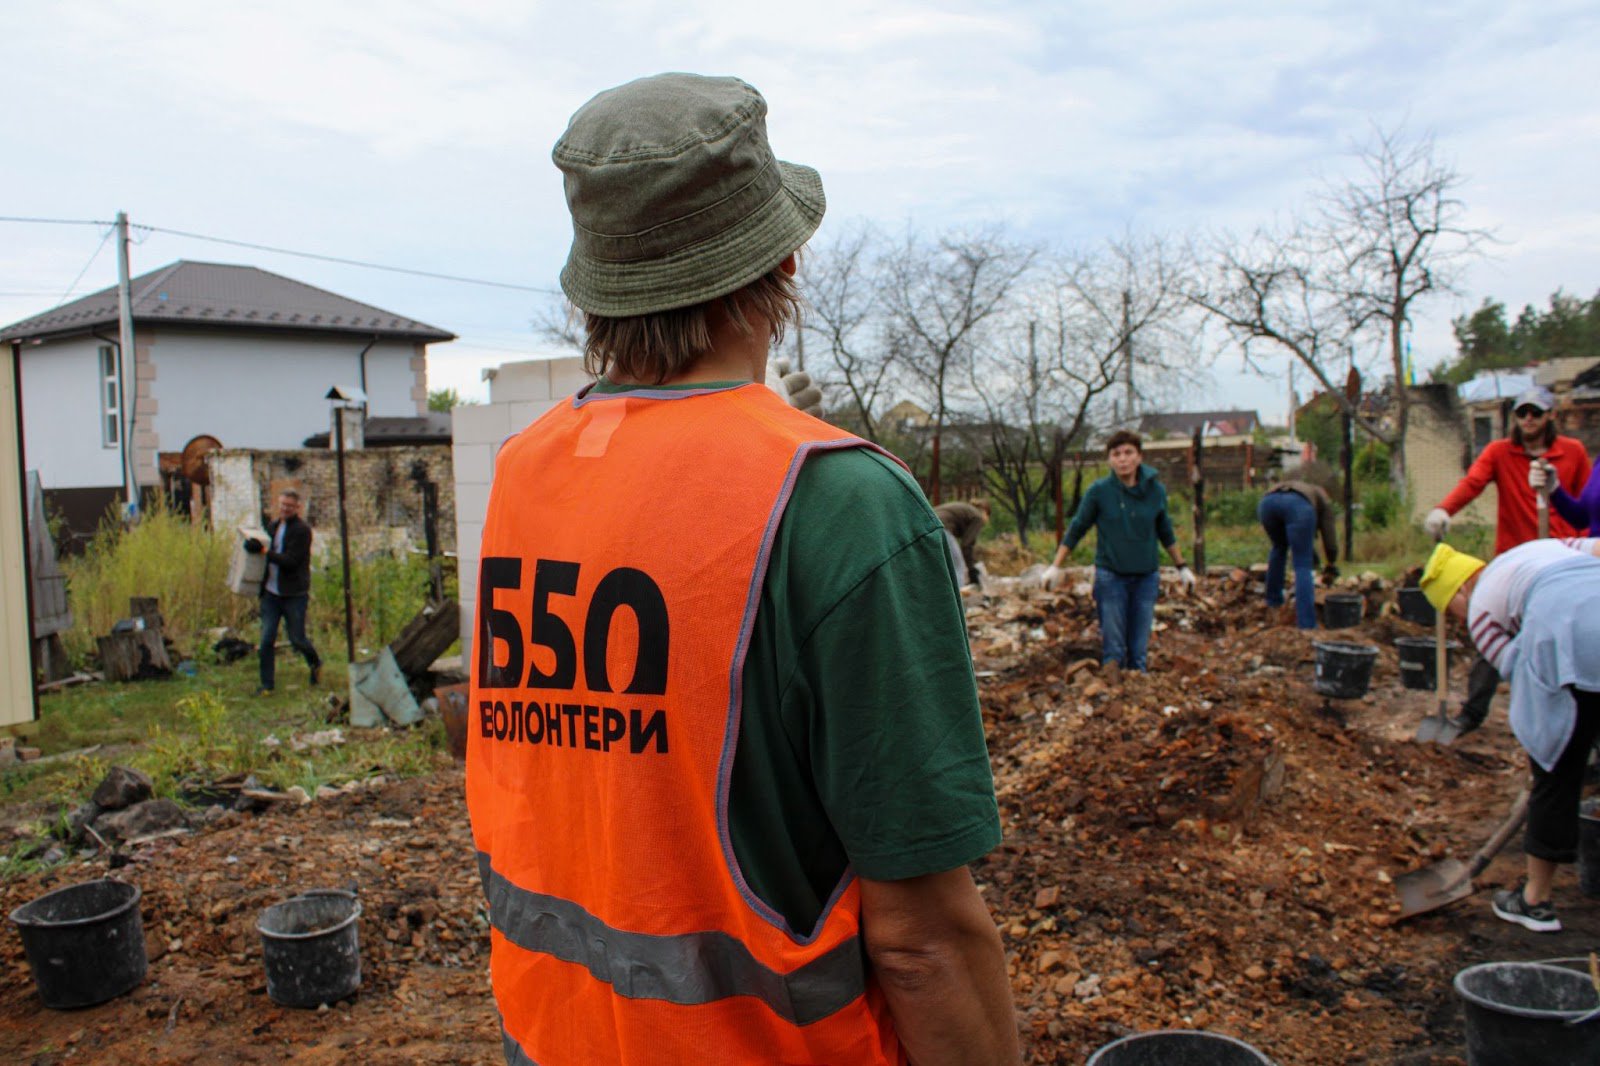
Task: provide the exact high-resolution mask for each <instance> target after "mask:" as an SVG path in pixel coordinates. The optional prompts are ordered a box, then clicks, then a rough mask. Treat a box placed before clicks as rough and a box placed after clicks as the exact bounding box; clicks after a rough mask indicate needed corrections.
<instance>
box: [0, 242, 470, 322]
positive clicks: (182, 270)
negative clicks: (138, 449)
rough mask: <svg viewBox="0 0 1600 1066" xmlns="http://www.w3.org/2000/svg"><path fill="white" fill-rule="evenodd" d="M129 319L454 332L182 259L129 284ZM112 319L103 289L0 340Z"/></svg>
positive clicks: (274, 278)
mask: <svg viewBox="0 0 1600 1066" xmlns="http://www.w3.org/2000/svg"><path fill="white" fill-rule="evenodd" d="M129 289H130V290H131V293H132V298H133V321H134V325H135V327H137V326H139V325H146V326H149V325H157V324H161V323H174V324H184V325H194V326H199V325H204V326H210V327H215V328H223V329H252V330H260V329H265V330H291V331H307V332H316V333H328V332H333V333H358V334H361V335H363V336H377V337H381V338H386V339H393V340H412V341H449V340H455V334H453V333H450V332H448V331H446V330H442V329H439V328H438V327H436V326H430V325H428V324H427V323H425V322H418V321H416V320H415V319H411V318H405V317H404V316H401V315H397V314H395V313H394V312H392V311H384V310H382V309H381V308H377V307H373V306H371V305H370V304H364V303H359V302H357V301H355V300H351V299H347V298H346V297H343V296H339V295H338V294H336V293H331V292H328V291H327V290H326V289H319V288H316V287H315V286H313V285H307V284H305V283H304V282H300V281H295V280H294V279H293V278H286V277H284V276H283V275H281V274H274V273H271V272H270V271H266V270H261V269H259V268H257V267H250V266H235V265H232V264H228V263H196V262H192V261H190V260H187V259H180V260H178V261H177V262H176V263H171V264H168V265H167V266H164V267H162V268H161V269H160V270H153V271H151V272H150V273H148V274H141V275H139V276H138V277H136V278H134V279H133V281H132V282H131V283H130V285H129ZM116 324H117V288H116V286H115V285H113V286H111V287H110V288H106V289H101V290H100V291H99V292H96V293H92V294H91V295H89V296H84V297H82V298H80V299H77V300H74V301H72V302H71V303H69V304H63V305H62V306H60V307H57V308H54V309H53V310H50V311H46V312H44V313H43V314H40V315H35V316H33V317H32V318H25V319H23V320H22V321H20V322H14V323H12V324H11V325H9V326H6V327H5V328H4V329H3V330H0V341H12V340H34V339H46V338H51V337H60V336H70V335H73V334H80V333H87V332H89V331H90V330H94V329H100V328H103V327H107V326H110V327H115V326H116Z"/></svg>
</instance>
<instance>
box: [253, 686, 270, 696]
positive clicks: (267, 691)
mask: <svg viewBox="0 0 1600 1066" xmlns="http://www.w3.org/2000/svg"><path fill="white" fill-rule="evenodd" d="M255 694H256V695H257V696H270V695H272V690H271V689H270V688H267V687H266V686H265V685H263V686H262V687H260V688H258V689H256V691H255Z"/></svg>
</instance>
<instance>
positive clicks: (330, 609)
mask: <svg viewBox="0 0 1600 1066" xmlns="http://www.w3.org/2000/svg"><path fill="white" fill-rule="evenodd" d="M327 562H328V565H327V566H325V567H323V568H322V569H320V570H314V571H312V574H311V610H310V612H309V618H308V620H307V623H306V624H307V626H308V628H310V629H311V630H313V632H314V634H315V635H314V636H313V642H314V643H316V644H317V645H318V647H319V648H324V647H338V648H342V647H343V646H344V569H343V567H342V566H341V565H340V563H339V558H338V556H337V555H336V554H335V555H332V556H330V557H329V558H328V560H327ZM350 579H351V580H350V606H351V613H352V615H353V616H354V620H355V640H356V646H357V654H358V655H359V654H360V649H361V648H363V647H366V648H378V647H381V646H382V645H384V644H387V643H388V642H389V641H391V640H393V639H394V638H395V637H396V636H398V635H399V634H400V630H401V629H403V628H404V627H405V624H406V623H407V622H409V621H411V619H412V618H414V617H416V615H417V612H418V611H420V610H422V608H423V607H424V606H425V605H426V604H427V602H428V597H429V595H430V594H431V591H432V583H431V578H430V575H429V569H428V560H427V558H426V557H425V556H421V555H405V556H400V557H393V556H387V555H380V556H375V557H373V558H370V559H360V560H356V561H355V562H354V563H353V564H352V565H351V567H350ZM444 586H445V588H444V594H445V598H446V599H447V600H448V599H454V598H455V597H456V583H455V580H454V574H453V572H452V571H451V570H449V569H447V570H446V571H445V581H444Z"/></svg>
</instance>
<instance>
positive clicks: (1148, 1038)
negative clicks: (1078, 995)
mask: <svg viewBox="0 0 1600 1066" xmlns="http://www.w3.org/2000/svg"><path fill="white" fill-rule="evenodd" d="M1088 1066H1273V1062H1272V1060H1271V1059H1269V1058H1267V1057H1266V1056H1265V1055H1263V1054H1262V1053H1261V1052H1259V1051H1257V1050H1256V1049H1255V1048H1253V1047H1251V1046H1250V1045H1249V1044H1246V1043H1245V1042H1244V1041H1243V1040H1235V1039H1234V1038H1233V1037H1231V1036H1223V1035H1222V1034H1221V1033H1207V1032H1202V1031H1200V1030H1198V1029H1163V1030H1161V1031H1159V1032H1154V1033H1135V1034H1134V1035H1133V1036H1125V1037H1123V1038H1122V1039H1121V1040H1117V1041H1114V1042H1113V1043H1110V1044H1107V1045H1106V1046H1105V1047H1103V1048H1101V1049H1100V1050H1099V1051H1096V1052H1095V1053H1094V1054H1093V1055H1091V1056H1089V1064H1088Z"/></svg>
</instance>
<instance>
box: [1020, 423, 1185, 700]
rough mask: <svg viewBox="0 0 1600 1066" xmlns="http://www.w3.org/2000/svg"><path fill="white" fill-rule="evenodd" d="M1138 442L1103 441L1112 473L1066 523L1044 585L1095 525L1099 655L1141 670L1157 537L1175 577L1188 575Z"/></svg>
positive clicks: (1162, 495)
mask: <svg viewBox="0 0 1600 1066" xmlns="http://www.w3.org/2000/svg"><path fill="white" fill-rule="evenodd" d="M1143 460H1144V441H1142V440H1141V439H1140V438H1139V435H1138V434H1137V433H1131V432H1129V431H1128V430H1120V431H1118V432H1116V433H1113V434H1111V437H1110V439H1108V440H1107V441H1106V461H1107V462H1108V463H1109V464H1110V466H1111V473H1110V474H1108V475H1107V476H1105V477H1103V478H1101V479H1100V480H1098V481H1096V482H1095V483H1094V484H1093V485H1090V486H1089V491H1088V492H1087V493H1085V494H1084V497H1083V502H1082V503H1080V504H1079V505H1078V513H1077V514H1075V515H1073V516H1072V525H1070V526H1068V527H1067V535H1066V536H1065V537H1064V538H1063V539H1062V541H1061V547H1060V548H1058V549H1057V550H1056V557H1055V559H1054V560H1053V561H1052V562H1051V564H1050V568H1049V569H1048V570H1046V571H1045V573H1044V586H1045V588H1051V587H1053V586H1055V585H1056V584H1058V583H1059V582H1060V581H1061V578H1062V570H1061V567H1062V564H1064V563H1065V562H1066V561H1067V556H1068V555H1069V554H1071V552H1072V550H1073V549H1074V548H1076V547H1077V546H1078V542H1079V541H1081V540H1082V539H1083V538H1084V535H1085V534H1087V533H1088V532H1089V530H1090V528H1093V529H1094V530H1095V548H1094V602H1095V606H1096V607H1098V608H1099V612H1100V661H1101V662H1102V663H1116V664H1117V665H1118V666H1120V667H1123V668H1124V669H1129V670H1145V669H1147V668H1148V667H1147V664H1146V661H1145V656H1146V652H1147V651H1148V650H1149V648H1150V627H1151V625H1152V624H1153V623H1154V622H1155V617H1156V590H1157V589H1158V587H1159V585H1160V582H1159V579H1158V570H1159V568H1160V565H1161V559H1160V555H1159V553H1158V552H1157V550H1156V544H1157V543H1158V542H1159V543H1160V544H1161V545H1162V546H1163V547H1165V548H1166V549H1167V554H1168V555H1169V556H1171V557H1172V564H1173V565H1174V566H1176V567H1177V568H1178V580H1180V581H1182V582H1183V584H1184V587H1185V588H1193V587H1194V573H1193V571H1191V570H1190V569H1189V568H1188V567H1187V566H1185V565H1184V562H1183V556H1182V555H1180V554H1179V552H1178V538H1177V536H1176V535H1175V534H1174V533H1173V532H1172V518H1171V516H1169V515H1168V514H1167V488H1166V486H1165V485H1163V484H1162V483H1161V479H1160V477H1158V476H1157V475H1156V471H1155V468H1154V467H1150V466H1146V465H1144V461H1143Z"/></svg>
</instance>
